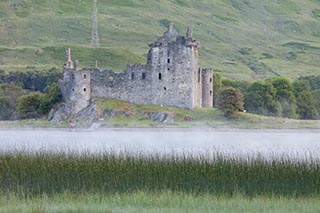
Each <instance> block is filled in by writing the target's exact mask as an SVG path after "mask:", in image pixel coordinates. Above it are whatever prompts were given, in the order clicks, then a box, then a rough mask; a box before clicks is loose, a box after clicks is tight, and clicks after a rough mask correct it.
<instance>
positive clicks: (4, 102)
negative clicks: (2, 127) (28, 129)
mask: <svg viewBox="0 0 320 213" xmlns="http://www.w3.org/2000/svg"><path fill="white" fill-rule="evenodd" d="M24 94H25V92H24V90H23V89H22V88H21V87H19V86H16V85H14V84H0V120H13V119H15V118H16V114H15V112H16V106H17V100H18V98H19V97H20V96H22V95H24Z"/></svg>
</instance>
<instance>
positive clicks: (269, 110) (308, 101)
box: [214, 73, 320, 119]
mask: <svg viewBox="0 0 320 213" xmlns="http://www.w3.org/2000/svg"><path fill="white" fill-rule="evenodd" d="M214 91H215V94H214V95H215V97H214V106H215V107H217V108H218V109H220V110H222V111H223V112H224V114H225V115H226V116H232V115H233V114H235V113H236V112H237V111H244V110H245V111H246V112H248V113H254V114H259V115H265V116H278V117H286V118H294V119H320V76H303V77H299V78H298V79H296V80H294V81H290V80H289V79H287V78H283V77H272V78H268V79H266V80H264V81H261V80H260V81H255V82H246V81H235V80H229V79H222V78H221V75H220V74H219V73H215V74H214Z"/></svg>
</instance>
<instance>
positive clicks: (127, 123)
mask: <svg viewBox="0 0 320 213" xmlns="http://www.w3.org/2000/svg"><path fill="white" fill-rule="evenodd" d="M96 103H97V111H100V112H102V113H101V115H102V116H101V118H103V119H104V120H103V121H99V122H101V123H102V124H105V125H106V126H108V127H114V126H115V127H164V126H165V127H213V128H241V129H270V128H271V129H298V128H303V129H318V128H320V121H318V120H294V119H287V118H279V117H267V116H259V115H254V114H250V113H238V114H237V115H236V116H234V117H233V118H230V119H227V118H226V117H224V116H223V113H222V112H220V111H218V110H217V109H214V108H211V109H205V108H196V109H194V110H187V109H181V108H174V107H160V106H147V105H134V104H130V103H128V102H125V101H120V100H116V99H97V100H96ZM150 112H163V113H166V114H169V115H173V116H174V120H175V122H174V124H163V123H157V122H154V121H151V120H150V119H149V118H148V116H147V114H148V113H150ZM110 115H112V116H110Z"/></svg>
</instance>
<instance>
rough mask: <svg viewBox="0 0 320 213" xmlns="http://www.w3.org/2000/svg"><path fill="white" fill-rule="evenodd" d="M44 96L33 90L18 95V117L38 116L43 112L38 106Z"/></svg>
mask: <svg viewBox="0 0 320 213" xmlns="http://www.w3.org/2000/svg"><path fill="white" fill-rule="evenodd" d="M44 96H45V95H44V94H42V93H39V92H33V93H29V94H27V95H23V96H21V97H19V99H18V106H17V112H18V115H19V118H22V119H26V118H39V117H40V116H41V115H42V114H43V113H42V111H41V108H40V106H41V103H42V101H43V99H44Z"/></svg>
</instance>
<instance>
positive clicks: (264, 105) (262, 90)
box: [245, 81, 280, 116]
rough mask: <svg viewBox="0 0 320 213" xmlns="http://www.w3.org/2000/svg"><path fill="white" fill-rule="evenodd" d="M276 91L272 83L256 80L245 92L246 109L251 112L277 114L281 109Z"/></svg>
mask: <svg viewBox="0 0 320 213" xmlns="http://www.w3.org/2000/svg"><path fill="white" fill-rule="evenodd" d="M276 93H277V90H276V89H275V88H274V87H273V86H272V84H271V83H267V82H263V81H257V82H254V83H253V84H251V85H250V86H249V87H248V88H247V90H246V92H245V109H246V110H247V111H248V112H250V113H255V114H261V115H273V116H277V115H278V114H279V111H280V110H279V105H278V103H277V100H276V98H275V97H276Z"/></svg>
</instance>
